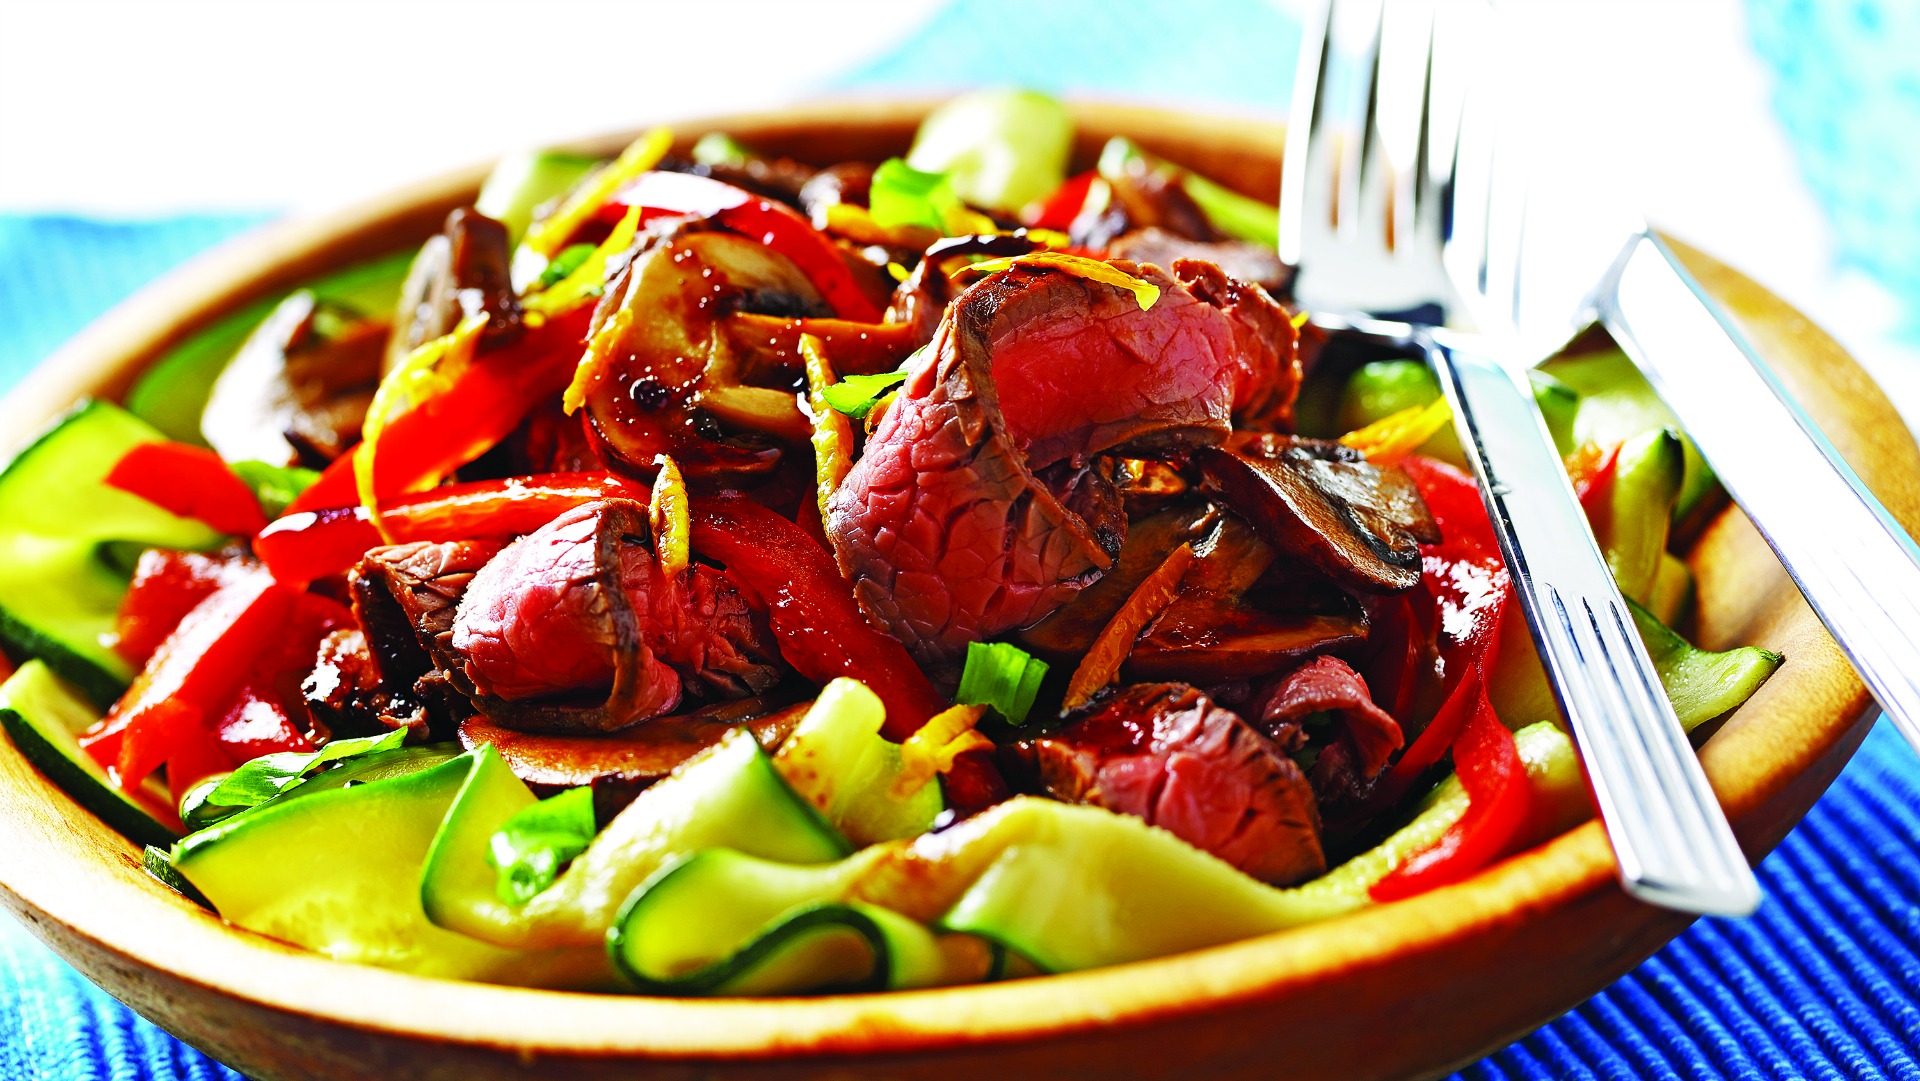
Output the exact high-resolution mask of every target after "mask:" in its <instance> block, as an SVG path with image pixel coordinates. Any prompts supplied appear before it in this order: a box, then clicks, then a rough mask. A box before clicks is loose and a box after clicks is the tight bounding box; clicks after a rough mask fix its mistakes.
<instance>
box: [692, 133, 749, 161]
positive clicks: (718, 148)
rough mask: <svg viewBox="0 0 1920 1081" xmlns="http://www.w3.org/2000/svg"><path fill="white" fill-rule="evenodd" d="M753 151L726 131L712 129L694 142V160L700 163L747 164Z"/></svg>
mask: <svg viewBox="0 0 1920 1081" xmlns="http://www.w3.org/2000/svg"><path fill="white" fill-rule="evenodd" d="M753 156H754V154H753V151H751V150H748V149H747V148H746V147H744V146H742V145H741V144H740V140H738V139H735V138H734V137H733V136H731V135H728V134H727V133H726V132H724V131H710V132H707V133H706V134H705V135H702V136H701V137H700V141H699V142H696V143H694V144H693V160H694V161H695V162H696V163H698V164H700V165H732V166H736V167H738V166H741V165H745V164H746V163H747V162H748V161H749V160H751V159H752V158H753Z"/></svg>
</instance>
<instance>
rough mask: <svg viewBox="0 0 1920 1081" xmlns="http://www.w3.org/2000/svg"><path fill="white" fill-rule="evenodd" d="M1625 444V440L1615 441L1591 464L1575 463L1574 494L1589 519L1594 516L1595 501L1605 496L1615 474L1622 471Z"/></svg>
mask: <svg viewBox="0 0 1920 1081" xmlns="http://www.w3.org/2000/svg"><path fill="white" fill-rule="evenodd" d="M1589 446H1591V444H1589ZM1624 446H1626V444H1625V443H1624V442H1621V443H1615V444H1614V445H1613V446H1611V447H1609V448H1607V450H1606V452H1605V453H1603V454H1601V455H1600V457H1599V459H1598V460H1597V461H1595V462H1593V464H1592V465H1591V466H1587V467H1581V466H1580V465H1579V464H1578V463H1576V465H1575V468H1574V472H1575V476H1574V478H1573V494H1574V495H1575V496H1576V497H1577V498H1578V499H1579V500H1580V509H1582V510H1584V511H1586V512H1587V517H1588V518H1589V519H1591V518H1592V517H1593V516H1594V510H1595V507H1594V504H1595V502H1596V501H1598V500H1599V499H1601V498H1603V497H1604V495H1605V493H1606V492H1607V490H1608V489H1610V488H1612V487H1613V475H1614V474H1615V473H1618V472H1619V471H1620V448H1621V447H1624ZM1582 449H1586V448H1582Z"/></svg>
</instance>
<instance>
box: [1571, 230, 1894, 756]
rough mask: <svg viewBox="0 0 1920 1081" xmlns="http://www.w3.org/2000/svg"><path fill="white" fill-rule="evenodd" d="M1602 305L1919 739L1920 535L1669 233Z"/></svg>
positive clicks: (1618, 270)
mask: <svg viewBox="0 0 1920 1081" xmlns="http://www.w3.org/2000/svg"><path fill="white" fill-rule="evenodd" d="M1595 304H1596V306H1597V307H1598V309H1599V313H1600V317H1601V319H1602V320H1604V321H1605V323H1606V326H1607V329H1608V331H1610V332H1611V333H1612V334H1613V337H1614V340H1615V341H1616V342H1618V343H1619V345H1620V347H1621V348H1622V349H1624V350H1626V352H1627V354H1628V355H1629V356H1630V357H1632V358H1633V360H1634V361H1635V363H1637V364H1638V365H1639V367H1640V370H1641V371H1642V372H1643V373H1645V375H1646V377H1647V380H1648V382H1650V383H1652V384H1653V388H1654V390H1655V392H1656V393H1658V394H1659V395H1660V398H1661V399H1662V400H1663V401H1665V402H1666V403H1667V407H1668V408H1670V409H1672V410H1673V413H1674V415H1675V416H1676V417H1678V418H1679V420H1680V425H1681V427H1683V428H1685V429H1686V431H1687V434H1688V435H1689V436H1691V437H1692V439H1693V441H1694V444H1695V445H1696V446H1698V447H1699V448H1700V454H1701V456H1702V457H1704V458H1705V459H1706V460H1707V464H1708V465H1711V466H1712V467H1713V471H1714V473H1715V474H1717V475H1718V476H1719V478H1720V482H1721V483H1722V484H1723V485H1725V486H1726V489H1727V491H1728V493H1729V494H1731V495H1732V496H1733V499H1734V501H1735V502H1736V503H1738V504H1740V508H1741V509H1742V510H1744V511H1746V512H1747V517H1748V518H1749V519H1751V520H1752V522H1753V524H1754V527H1755V528H1757V529H1758V530H1759V531H1760V534H1761V535H1762V536H1764V537H1765V538H1766V539H1767V543H1768V544H1770V545H1772V547H1773V550H1774V553H1775V554H1776V555H1778V556H1779V557H1780V562H1781V564H1782V565H1783V566H1785V567H1786V569H1787V574H1788V575H1790V576H1791V577H1792V578H1793V580H1794V582H1795V584H1797V585H1798V586H1799V587H1800V592H1801V594H1802V595H1803V596H1805V597H1806V599H1807V603H1808V604H1809V605H1811V606H1812V608H1813V610H1814V612H1815V614H1817V615H1818V616H1819V617H1820V621H1821V622H1822V623H1824V624H1826V626H1827V630H1828V631H1829V632H1831V633H1832V635H1833V637H1834V640H1835V641H1837V642H1838V643H1839V644H1840V648H1841V649H1842V650H1843V651H1844V652H1845V653H1846V655H1847V658H1848V659H1849V660H1851V661H1852V662H1853V666H1854V668H1855V669H1856V670H1858V671H1859V673H1860V677H1861V679H1862V680H1864V681H1865V682H1866V685H1867V689H1868V690H1870V691H1871V692H1872V693H1873V696H1874V698H1875V699H1877V700H1878V701H1879V703H1880V707H1881V709H1882V710H1884V711H1885V713H1886V715H1887V716H1888V717H1890V718H1892V719H1893V723H1894V726H1895V727H1896V728H1898V729H1899V730H1900V734H1901V735H1903V736H1905V737H1906V739H1907V742H1908V743H1911V744H1913V746H1914V747H1915V748H1916V749H1920V547H1916V546H1915V545H1914V542H1913V538H1912V537H1910V536H1908V534H1907V531H1906V530H1905V529H1903V528H1901V526H1900V524H1899V523H1898V522H1895V521H1894V520H1893V516H1892V515H1890V514H1888V513H1887V508H1886V507H1885V506H1884V505H1882V504H1881V502H1880V501H1879V500H1878V499H1876V498H1875V497H1874V495H1873V493H1871V492H1869V491H1868V490H1867V487H1866V485H1865V484H1863V483H1861V480H1860V478H1859V476H1857V475H1856V474H1855V473H1854V472H1853V470H1852V469H1851V468H1849V467H1848V465H1847V463H1846V462H1845V461H1843V460H1841V458H1840V455H1839V452H1837V451H1835V450H1834V449H1833V444H1831V443H1829V442H1827V439H1826V437H1825V436H1824V435H1822V434H1821V433H1820V429H1819V427H1818V426H1817V425H1815V424H1814V422H1813V420H1812V419H1811V418H1809V417H1808V416H1807V415H1806V413H1805V412H1804V411H1802V410H1801V409H1800V407H1799V405H1798V404H1796V403H1795V402H1794V400H1793V397H1792V396H1791V395H1790V394H1788V393H1787V391H1786V389H1785V387H1783V386H1782V385H1781V383H1780V381H1779V379H1778V377H1776V376H1775V375H1774V373H1773V372H1772V370H1771V369H1769V368H1768V367H1767V365H1766V362H1765V361H1763V360H1761V359H1760V356H1759V354H1758V353H1756V352H1755V351H1754V348H1753V346H1752V344H1751V343H1749V342H1748V341H1747V340H1746V338H1745V337H1744V336H1743V335H1742V334H1741V333H1740V332H1739V331H1738V330H1737V329H1736V328H1735V327H1734V326H1733V325H1732V323H1731V322H1730V321H1729V319H1728V318H1727V316H1726V315H1725V314H1724V313H1723V312H1722V311H1721V309H1720V308H1719V306H1718V305H1717V304H1715V303H1714V302H1713V301H1712V300H1711V299H1709V298H1708V296H1707V294H1706V293H1705V292H1704V291H1702V289H1701V288H1700V284H1699V282H1697V281H1695V280H1694V278H1693V275H1691V274H1690V273H1688V272H1687V270H1686V269H1685V268H1684V267H1682V266H1681V265H1680V262H1679V260H1678V259H1677V258H1676V257H1675V256H1674V254H1673V251H1672V249H1671V248H1669V247H1668V246H1667V244H1666V242H1665V241H1663V240H1661V239H1660V238H1659V237H1658V236H1656V235H1654V234H1653V233H1652V232H1650V231H1649V232H1644V233H1639V234H1636V235H1635V236H1634V237H1633V238H1632V239H1631V240H1629V241H1628V243H1627V246H1626V248H1625V249H1624V250H1622V252H1621V254H1620V257H1619V259H1618V260H1616V261H1615V263H1614V266H1613V269H1612V271H1611V272H1610V273H1609V274H1608V276H1607V279H1606V281H1605V282H1604V283H1603V285H1602V287H1601V289H1600V291H1599V292H1598V293H1597V294H1596V301H1595Z"/></svg>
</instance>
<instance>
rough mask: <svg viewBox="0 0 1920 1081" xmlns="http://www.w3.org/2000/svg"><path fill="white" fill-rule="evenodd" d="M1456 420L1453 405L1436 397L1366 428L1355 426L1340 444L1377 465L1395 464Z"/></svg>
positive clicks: (1383, 418) (1341, 439)
mask: <svg viewBox="0 0 1920 1081" xmlns="http://www.w3.org/2000/svg"><path fill="white" fill-rule="evenodd" d="M1452 420H1453V407H1452V406H1449V405H1448V404H1447V400H1446V399H1445V398H1435V399H1434V400H1433V401H1431V402H1429V403H1427V404H1426V405H1410V406H1408V407H1406V408H1405V409H1402V410H1400V411H1399V412H1398V413H1389V414H1388V415H1386V416H1384V417H1381V418H1380V419H1379V420H1376V421H1374V422H1373V423H1372V424H1369V425H1367V426H1366V427H1364V428H1355V429H1354V430H1353V431H1351V432H1348V433H1347V434H1345V435H1343V436H1341V437H1340V443H1341V445H1343V446H1348V447H1352V448H1353V449H1354V450H1357V451H1359V452H1360V453H1362V454H1364V455H1366V456H1367V461H1369V462H1372V463H1373V464H1374V465H1392V464H1393V463H1395V462H1397V461H1399V460H1400V459H1402V458H1405V457H1406V456H1407V455H1409V454H1412V453H1413V452H1414V451H1416V450H1418V449H1419V448H1420V445H1421V444H1422V443H1425V442H1426V441H1427V440H1429V439H1431V438H1433V435H1434V433H1435V432H1438V431H1439V430H1440V429H1442V428H1444V427H1446V426H1447V424H1448V423H1449V422H1451V421H1452Z"/></svg>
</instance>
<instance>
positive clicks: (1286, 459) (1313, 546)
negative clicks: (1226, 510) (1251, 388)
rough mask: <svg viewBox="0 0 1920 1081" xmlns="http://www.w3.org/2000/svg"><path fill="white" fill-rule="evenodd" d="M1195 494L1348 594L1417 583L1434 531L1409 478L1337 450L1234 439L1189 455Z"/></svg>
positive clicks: (1263, 438) (1272, 439)
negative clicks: (1199, 491) (1196, 480)
mask: <svg viewBox="0 0 1920 1081" xmlns="http://www.w3.org/2000/svg"><path fill="white" fill-rule="evenodd" d="M1194 462H1195V464H1197V465H1198V466H1199V467H1200V471H1201V478H1202V487H1203V488H1204V489H1206V490H1208V491H1211V492H1214V493H1216V494H1217V495H1218V496H1219V497H1220V498H1221V500H1222V502H1224V503H1225V504H1226V505H1227V506H1228V507H1230V508H1232V509H1233V511H1234V512H1235V513H1236V514H1239V515H1240V516H1241V517H1243V518H1245V519H1246V520H1247V521H1248V522H1250V523H1252V524H1253V526H1254V528H1255V529H1256V530H1258V531H1259V533H1260V535H1261V537H1262V538H1263V539H1265V540H1266V541H1267V543H1269V544H1271V545H1273V546H1274V547H1275V548H1276V549H1278V550H1279V551H1280V552H1281V553H1282V554H1284V555H1290V556H1293V557H1294V558H1297V559H1301V560H1304V561H1306V562H1307V563H1309V564H1311V565H1312V566H1314V567H1315V568H1317V569H1319V570H1320V571H1321V572H1322V573H1324V574H1326V575H1327V576H1328V577H1329V578H1332V579H1333V580H1334V581H1336V582H1338V583H1340V584H1341V585H1342V586H1345V587H1346V588H1348V589H1352V590H1355V591H1358V592H1362V593H1394V592H1398V591H1400V590H1403V589H1411V588H1412V587H1413V586H1414V585H1415V584H1417V583H1418V582H1419V581H1420V545H1421V544H1423V543H1426V544H1431V543H1435V542H1437V541H1438V540H1439V539H1440V531H1439V527H1438V526H1437V525H1436V524H1435V523H1434V520H1433V515H1432V514H1431V513H1429V512H1428V510H1427V505H1426V501H1425V500H1423V499H1422V498H1421V497H1420V490H1419V489H1418V488H1417V487H1415V486H1414V483H1413V480H1412V478H1410V477H1408V476H1407V475H1406V474H1405V473H1403V472H1401V471H1400V470H1398V469H1396V468H1393V467H1391V466H1389V467H1386V468H1381V467H1378V466H1375V465H1372V464H1370V463H1369V462H1367V461H1366V459H1365V458H1363V457H1362V456H1361V455H1360V454H1359V452H1357V451H1354V450H1352V449H1351V448H1348V447H1343V446H1341V445H1340V444H1338V443H1328V442H1322V441H1319V440H1313V439H1300V438H1297V437H1294V436H1287V435H1265V434H1261V435H1254V434H1251V433H1245V434H1241V435H1238V436H1236V438H1235V439H1233V440H1232V441H1231V442H1229V443H1228V445H1227V446H1225V447H1208V448H1203V449H1201V450H1199V451H1196V452H1195V454H1194Z"/></svg>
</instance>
